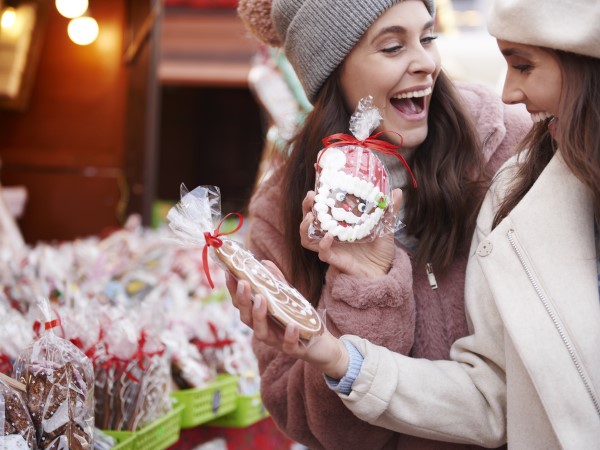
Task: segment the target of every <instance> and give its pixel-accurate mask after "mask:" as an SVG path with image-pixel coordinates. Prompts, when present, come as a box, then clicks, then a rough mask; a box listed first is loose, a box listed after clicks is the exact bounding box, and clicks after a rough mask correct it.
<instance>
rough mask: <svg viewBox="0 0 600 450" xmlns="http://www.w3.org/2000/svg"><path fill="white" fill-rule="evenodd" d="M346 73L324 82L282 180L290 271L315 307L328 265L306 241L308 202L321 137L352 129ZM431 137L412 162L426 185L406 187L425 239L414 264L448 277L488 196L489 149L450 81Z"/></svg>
mask: <svg viewBox="0 0 600 450" xmlns="http://www.w3.org/2000/svg"><path fill="white" fill-rule="evenodd" d="M339 72H340V71H339V68H338V70H336V71H335V72H334V73H333V74H332V75H331V76H330V77H329V78H328V80H327V82H326V83H325V84H324V85H323V87H322V89H321V91H320V92H319V95H318V97H317V101H316V102H315V105H314V109H313V111H312V112H311V113H310V114H309V115H308V117H307V118H306V121H305V123H304V126H303V127H302V128H301V129H300V130H299V132H298V134H297V136H296V137H295V138H294V139H293V141H292V142H291V144H290V145H291V146H292V149H293V150H292V152H291V154H290V158H289V159H288V160H287V162H286V165H285V169H284V170H285V175H284V178H283V184H284V185H283V194H284V196H283V198H285V199H286V204H285V205H284V206H283V209H282V214H283V215H284V236H285V241H286V242H285V244H286V248H288V249H290V256H291V265H290V269H291V273H289V274H286V276H287V277H288V279H289V280H290V281H291V283H292V284H293V285H294V286H296V287H297V288H298V289H299V290H300V291H301V292H302V293H303V294H304V295H305V296H306V297H307V298H308V299H309V300H310V301H311V303H313V304H314V305H316V303H317V301H318V299H319V297H320V293H321V289H322V286H323V284H324V281H325V272H326V270H327V265H326V264H325V263H323V262H322V261H320V260H319V258H318V255H317V254H316V253H315V252H312V251H309V250H306V249H304V248H303V247H302V246H301V244H300V234H299V226H300V222H301V221H302V205H301V203H302V199H303V198H304V196H305V195H306V192H307V191H309V190H312V189H314V184H315V167H314V164H315V162H316V160H317V154H318V152H319V151H320V150H321V149H322V148H323V144H322V139H323V138H324V137H326V136H328V135H331V134H333V133H340V132H348V126H349V121H350V113H349V112H348V111H347V110H346V109H345V107H344V98H343V94H342V90H341V87H340V82H339V79H340V76H339ZM428 121H429V132H428V135H427V138H426V140H425V142H423V144H422V145H421V146H419V148H417V149H416V150H415V152H414V156H413V158H412V161H411V165H412V170H413V172H414V174H415V177H416V179H417V182H418V183H419V187H418V188H417V189H414V188H412V187H410V188H408V190H405V198H407V200H406V206H405V216H404V219H403V222H404V223H405V224H406V226H407V231H408V232H409V234H411V235H413V236H415V237H417V238H419V239H420V244H419V247H418V249H417V251H416V254H415V255H414V258H413V260H414V262H413V263H414V264H416V265H417V266H422V267H424V265H425V264H426V263H427V262H431V263H432V264H433V265H434V267H436V270H438V271H441V272H443V271H444V270H445V269H446V268H447V267H448V266H449V265H450V264H451V263H452V262H453V261H454V259H455V257H456V256H457V254H458V252H459V251H461V250H463V249H465V247H466V246H468V242H469V241H470V237H471V233H472V231H473V225H474V221H475V216H476V214H477V211H478V209H479V205H480V202H481V199H482V196H483V185H484V183H481V181H482V167H483V162H482V159H483V157H482V151H481V143H480V141H479V139H478V136H477V133H476V130H475V126H474V125H473V123H472V120H471V118H470V117H469V115H468V113H467V112H466V110H465V108H464V106H463V104H462V101H461V99H460V97H459V96H458V94H457V92H456V90H455V88H454V86H453V85H452V83H451V81H450V80H449V79H448V77H447V76H446V75H445V74H444V73H443V72H441V73H440V75H439V76H438V78H437V81H436V84H435V87H434V91H433V94H432V100H431V104H430V113H429V119H428Z"/></svg>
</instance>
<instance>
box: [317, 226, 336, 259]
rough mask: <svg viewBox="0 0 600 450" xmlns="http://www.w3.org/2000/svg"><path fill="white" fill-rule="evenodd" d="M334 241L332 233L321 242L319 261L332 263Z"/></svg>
mask: <svg viewBox="0 0 600 450" xmlns="http://www.w3.org/2000/svg"><path fill="white" fill-rule="evenodd" d="M333 240H334V238H333V235H332V234H331V233H327V234H326V235H325V236H323V238H322V239H321V240H320V241H319V259H320V260H321V261H323V262H326V263H328V264H331V263H332V261H331V258H332V257H333V251H332V246H333Z"/></svg>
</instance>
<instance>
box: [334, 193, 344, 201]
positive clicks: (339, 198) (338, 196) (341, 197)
mask: <svg viewBox="0 0 600 450" xmlns="http://www.w3.org/2000/svg"><path fill="white" fill-rule="evenodd" d="M335 199H336V200H337V201H338V202H343V201H344V200H345V199H346V193H345V192H342V191H339V192H336V194H335Z"/></svg>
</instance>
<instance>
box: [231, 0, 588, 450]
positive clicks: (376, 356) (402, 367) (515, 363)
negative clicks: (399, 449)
mask: <svg viewBox="0 0 600 450" xmlns="http://www.w3.org/2000/svg"><path fill="white" fill-rule="evenodd" d="M599 21H600V3H598V2H590V1H588V0H495V1H494V6H493V8H492V11H491V14H490V22H489V29H490V32H491V33H492V34H493V35H494V36H495V37H496V38H497V39H498V45H499V48H500V50H501V51H502V53H503V55H504V57H505V58H506V60H507V62H508V73H507V78H506V82H505V87H504V92H503V99H504V100H505V101H506V102H508V103H524V104H525V106H526V107H527V110H528V111H529V112H530V113H531V115H532V118H533V119H534V122H536V123H535V124H534V127H533V128H532V131H531V132H530V134H529V135H528V136H527V137H526V138H525V140H524V142H523V144H522V147H523V148H527V149H529V150H527V151H524V150H523V151H521V152H519V154H518V155H517V156H516V157H515V158H513V159H511V160H510V161H509V162H508V163H507V164H506V165H505V166H504V167H503V169H501V170H500V172H499V174H498V175H497V177H496V179H495V182H494V184H493V186H492V187H491V189H490V191H489V193H488V195H487V197H486V199H485V201H484V204H483V206H482V209H481V212H480V214H479V217H478V221H477V229H476V231H475V235H474V238H473V243H472V247H471V256H470V260H469V264H468V268H467V279H466V287H465V296H466V308H467V315H468V320H469V328H470V333H471V334H470V335H468V336H467V337H464V338H462V339H460V340H458V341H457V342H456V343H455V344H454V345H453V347H452V349H451V358H452V359H453V361H429V360H424V359H413V358H410V357H406V356H403V355H400V354H397V353H393V352H391V351H389V350H387V349H385V348H383V347H379V346H376V345H374V344H371V343H370V342H368V341H366V340H363V339H360V338H358V337H356V336H343V337H342V338H341V340H338V339H335V338H333V337H332V336H331V335H330V334H329V333H327V332H326V333H325V334H324V335H322V336H320V337H318V338H314V339H313V340H312V341H311V342H309V343H308V345H306V343H299V341H298V330H297V329H296V327H294V326H288V327H287V329H286V330H285V332H283V333H281V332H278V329H277V328H276V327H273V326H272V324H271V322H270V321H268V320H267V319H266V307H265V302H264V301H262V299H261V298H260V297H257V298H256V299H254V304H253V305H252V303H251V301H250V298H249V297H248V296H247V295H246V296H244V295H234V302H235V304H236V305H237V306H238V308H240V311H241V317H242V320H244V321H245V322H246V323H248V324H249V325H251V326H252V327H253V328H254V333H255V337H256V338H257V339H259V340H263V342H265V343H268V344H270V345H273V346H274V347H276V348H278V349H280V350H282V351H284V352H286V353H288V354H290V355H294V356H296V357H299V358H301V359H304V360H306V361H308V362H310V363H313V364H314V365H315V366H317V367H318V368H320V369H321V370H322V371H323V372H324V374H326V376H327V377H326V381H327V383H328V384H329V386H330V387H331V388H332V389H334V390H336V391H337V392H338V394H339V396H340V398H341V399H342V401H343V402H344V404H345V405H346V406H347V407H348V408H349V409H350V410H352V412H353V413H354V414H355V415H357V416H358V417H359V418H361V419H363V420H365V421H367V422H369V423H372V424H375V425H378V426H382V427H385V428H389V429H391V430H395V431H397V432H401V433H405V434H413V435H416V436H421V437H424V438H429V439H437V440H443V441H450V442H462V443H472V444H478V445H483V446H489V447H494V446H498V445H501V444H502V443H504V442H507V443H508V445H509V447H510V448H516V449H555V448H566V449H586V450H587V449H592V448H599V447H600V298H599V285H600V277H599V275H598V270H599V267H600V258H599V256H600V255H599V251H598V248H599V247H600V245H599V242H600V237H599V236H598V234H599V233H598V223H599V219H600V109H599V108H598V106H597V105H599V104H600V91H599V90H598V86H599V85H600V28H598V26H597V23H598V22H599ZM326 250H327V249H326ZM324 254H326V253H324ZM245 291H246V292H248V291H249V289H246V290H245Z"/></svg>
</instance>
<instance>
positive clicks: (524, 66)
mask: <svg viewBox="0 0 600 450" xmlns="http://www.w3.org/2000/svg"><path fill="white" fill-rule="evenodd" d="M531 68H532V66H531V65H530V64H517V65H515V66H513V69H515V70H518V71H519V72H528V71H530V70H531Z"/></svg>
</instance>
